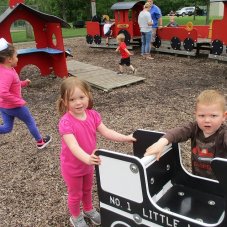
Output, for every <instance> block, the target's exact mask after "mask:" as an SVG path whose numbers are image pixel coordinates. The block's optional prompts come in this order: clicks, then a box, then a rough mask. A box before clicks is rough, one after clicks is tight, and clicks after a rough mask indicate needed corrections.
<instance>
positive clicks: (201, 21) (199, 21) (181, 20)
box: [163, 16, 222, 25]
mask: <svg viewBox="0 0 227 227" xmlns="http://www.w3.org/2000/svg"><path fill="white" fill-rule="evenodd" d="M221 18H222V17H210V19H209V23H210V22H211V21H212V20H214V19H221ZM175 21H176V22H177V23H178V24H179V25H186V24H187V23H188V22H189V21H190V22H192V23H193V24H194V25H205V24H206V17H205V16H196V17H195V20H194V16H185V17H175ZM168 23H169V16H163V25H167V24H168Z"/></svg>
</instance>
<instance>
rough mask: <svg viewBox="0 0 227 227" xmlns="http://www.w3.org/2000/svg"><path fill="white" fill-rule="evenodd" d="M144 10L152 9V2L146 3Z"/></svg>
mask: <svg viewBox="0 0 227 227" xmlns="http://www.w3.org/2000/svg"><path fill="white" fill-rule="evenodd" d="M143 8H144V9H148V8H151V3H150V2H146V3H145V5H144V7H143Z"/></svg>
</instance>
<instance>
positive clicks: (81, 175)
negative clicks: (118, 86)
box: [58, 77, 135, 227]
mask: <svg viewBox="0 0 227 227" xmlns="http://www.w3.org/2000/svg"><path fill="white" fill-rule="evenodd" d="M60 92H61V93H60V94H61V95H60V98H59V100H58V110H59V112H60V114H61V115H63V116H62V117H61V119H60V122H59V133H60V136H61V145H62V148H61V157H60V159H61V174H62V176H63V178H64V181H65V183H66V186H67V190H68V208H69V211H70V214H71V217H70V222H71V223H72V225H73V226H74V227H88V225H87V224H86V222H85V220H84V216H85V217H87V218H89V219H90V220H91V221H92V222H93V224H95V225H100V224H101V218H100V214H99V213H98V212H97V211H96V210H95V209H94V208H93V205H92V183H93V173H94V165H99V164H100V163H101V161H100V158H99V157H98V156H96V155H95V154H94V151H95V150H96V132H97V131H98V132H99V133H100V134H101V135H103V136H104V137H105V138H107V139H109V140H113V141H119V142H132V141H135V139H134V138H133V137H132V135H128V136H126V135H122V134H120V133H118V132H115V131H114V130H111V129H109V128H107V127H106V126H105V125H104V124H103V122H102V119H101V116H100V114H99V113H98V112H97V111H96V110H94V109H92V106H93V99H92V94H91V91H90V86H89V85H88V84H87V83H85V82H84V81H81V80H79V79H78V78H76V77H69V78H67V79H65V80H64V81H63V82H62V85H61V91H60ZM81 202H82V204H83V212H81V211H80V203H81Z"/></svg>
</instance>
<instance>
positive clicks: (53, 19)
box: [0, 3, 70, 27]
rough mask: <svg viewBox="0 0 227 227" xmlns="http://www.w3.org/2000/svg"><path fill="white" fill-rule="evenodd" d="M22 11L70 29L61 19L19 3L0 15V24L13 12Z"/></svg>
mask: <svg viewBox="0 0 227 227" xmlns="http://www.w3.org/2000/svg"><path fill="white" fill-rule="evenodd" d="M22 9H23V10H27V11H29V12H31V13H32V14H34V15H36V16H37V17H39V18H41V19H42V20H44V21H46V22H53V23H60V24H61V26H62V27H70V25H69V24H68V23H67V22H65V21H64V20H63V19H61V18H59V17H56V16H52V15H49V14H46V13H42V12H40V11H38V10H35V9H33V8H31V7H29V6H27V5H24V4H23V3H19V4H18V5H16V6H15V7H14V8H10V7H9V8H8V9H7V10H6V11H5V12H4V13H3V14H1V15H0V23H2V22H3V21H4V20H5V19H6V18H7V17H9V16H10V15H11V14H13V12H15V11H16V10H22Z"/></svg>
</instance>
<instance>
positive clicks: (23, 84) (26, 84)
mask: <svg viewBox="0 0 227 227" xmlns="http://www.w3.org/2000/svg"><path fill="white" fill-rule="evenodd" d="M20 84H21V87H27V86H28V81H26V80H21V81H20Z"/></svg>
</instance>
